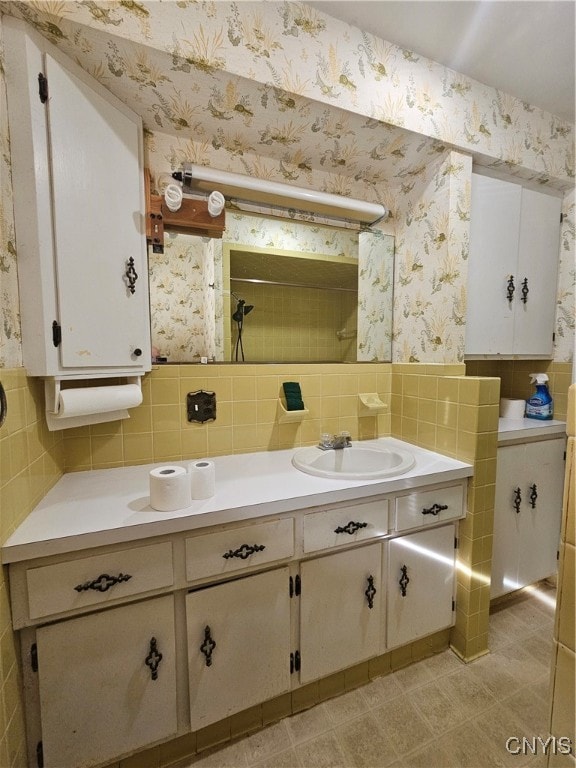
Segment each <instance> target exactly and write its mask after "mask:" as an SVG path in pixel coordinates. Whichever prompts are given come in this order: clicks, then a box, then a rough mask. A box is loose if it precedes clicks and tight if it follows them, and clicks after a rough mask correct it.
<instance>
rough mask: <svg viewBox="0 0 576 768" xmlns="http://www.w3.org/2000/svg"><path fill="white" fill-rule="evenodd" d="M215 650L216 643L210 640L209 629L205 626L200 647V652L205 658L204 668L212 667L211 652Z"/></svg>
mask: <svg viewBox="0 0 576 768" xmlns="http://www.w3.org/2000/svg"><path fill="white" fill-rule="evenodd" d="M214 648H216V641H215V640H213V639H212V635H211V633H210V627H209V626H208V625H206V627H205V629H204V642H203V643H202V645H201V646H200V652H201V653H203V654H204V656H206V666H207V667H211V666H212V651H213V650H214Z"/></svg>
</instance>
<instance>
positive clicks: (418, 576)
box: [386, 525, 455, 648]
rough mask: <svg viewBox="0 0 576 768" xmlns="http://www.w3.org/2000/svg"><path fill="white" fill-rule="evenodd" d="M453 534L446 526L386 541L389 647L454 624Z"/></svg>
mask: <svg viewBox="0 0 576 768" xmlns="http://www.w3.org/2000/svg"><path fill="white" fill-rule="evenodd" d="M454 535H455V528H454V526H453V525H447V526H443V527H441V528H435V529H432V530H426V531H421V532H420V533H412V534H410V535H408V536H400V537H399V538H397V539H392V541H390V542H389V548H390V549H389V555H388V614H387V622H386V624H387V631H388V647H389V648H394V647H396V646H398V645H403V644H405V643H409V642H411V641H413V640H416V639H417V638H418V637H424V636H426V635H430V634H432V633H433V632H437V631H439V630H441V629H444V628H445V627H449V626H450V625H451V624H452V623H453V611H452V598H453V594H454Z"/></svg>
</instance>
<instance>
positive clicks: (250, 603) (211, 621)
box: [186, 568, 290, 731]
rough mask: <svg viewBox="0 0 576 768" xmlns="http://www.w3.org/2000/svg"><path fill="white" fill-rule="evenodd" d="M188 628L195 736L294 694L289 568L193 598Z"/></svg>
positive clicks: (188, 607) (188, 602)
mask: <svg viewBox="0 0 576 768" xmlns="http://www.w3.org/2000/svg"><path fill="white" fill-rule="evenodd" d="M186 622H187V627H188V664H189V675H190V726H191V728H192V730H193V731H196V730H198V729H199V728H204V727H205V726H207V725H210V724H211V723H215V722H217V721H218V720H222V719H223V718H225V717H228V716H229V715H232V714H234V713H235V712H240V711H241V710H243V709H247V708H248V707H252V706H254V705H255V704H259V703H260V702H262V701H266V700H267V699H271V698H274V697H275V696H279V695H280V694H281V693H284V692H286V691H288V690H290V597H289V576H288V568H278V569H277V570H274V571H269V572H267V573H260V574H258V575H256V576H247V577H245V578H243V579H238V580H236V581H231V582H227V583H225V584H219V585H218V586H215V587H207V588H206V589H199V590H197V591H195V592H190V593H189V594H188V595H186ZM214 643H215V645H213V644H214Z"/></svg>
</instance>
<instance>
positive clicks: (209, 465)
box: [190, 459, 216, 499]
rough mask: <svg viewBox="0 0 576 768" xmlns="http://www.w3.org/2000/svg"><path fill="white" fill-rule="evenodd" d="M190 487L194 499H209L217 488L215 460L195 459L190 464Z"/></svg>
mask: <svg viewBox="0 0 576 768" xmlns="http://www.w3.org/2000/svg"><path fill="white" fill-rule="evenodd" d="M190 487H191V490H192V498H193V499H209V498H210V496H214V492H215V490H216V467H215V466H214V462H213V461H207V460H206V459H203V460H202V461H194V462H192V464H191V465H190Z"/></svg>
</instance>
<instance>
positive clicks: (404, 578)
mask: <svg viewBox="0 0 576 768" xmlns="http://www.w3.org/2000/svg"><path fill="white" fill-rule="evenodd" d="M400 570H401V571H402V576H401V577H400V580H399V581H398V584H400V594H401V595H402V597H406V587H407V586H408V584H409V583H410V579H409V578H408V566H407V565H403V566H402V568H400Z"/></svg>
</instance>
